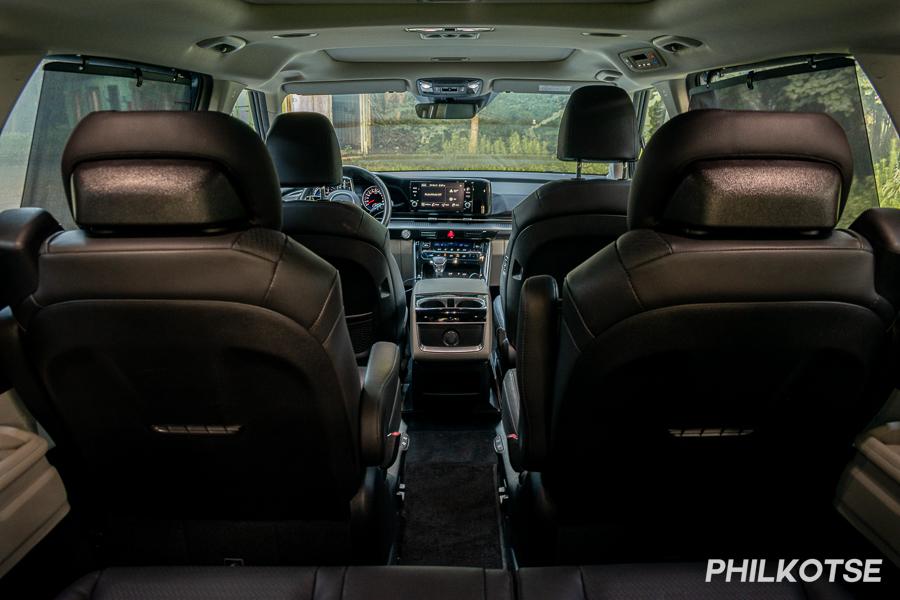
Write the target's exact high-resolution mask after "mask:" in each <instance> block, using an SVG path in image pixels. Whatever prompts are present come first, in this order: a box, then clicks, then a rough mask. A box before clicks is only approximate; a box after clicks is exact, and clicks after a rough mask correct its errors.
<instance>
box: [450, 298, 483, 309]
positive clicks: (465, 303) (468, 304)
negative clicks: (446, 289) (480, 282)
mask: <svg viewBox="0 0 900 600" xmlns="http://www.w3.org/2000/svg"><path fill="white" fill-rule="evenodd" d="M456 308H484V300H481V299H480V298H462V299H459V300H457V301H456Z"/></svg>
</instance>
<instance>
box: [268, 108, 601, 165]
mask: <svg viewBox="0 0 900 600" xmlns="http://www.w3.org/2000/svg"><path fill="white" fill-rule="evenodd" d="M568 99H569V96H568V95H567V94H537V93H533V94H528V93H502V94H498V95H497V96H495V97H494V98H493V99H492V100H491V101H490V103H489V104H488V105H487V106H486V107H485V108H483V109H482V110H481V111H480V112H479V113H478V114H477V115H476V116H475V117H474V118H472V119H422V118H419V117H418V116H417V115H416V111H415V106H416V99H415V97H414V96H413V95H412V94H409V93H386V94H342V95H333V96H332V95H299V94H290V95H288V96H287V97H286V98H285V100H284V103H283V105H282V111H283V112H295V111H311V112H319V113H322V114H325V115H327V116H328V117H329V118H330V119H331V121H332V123H333V124H334V127H335V130H336V131H337V136H338V141H339V142H340V145H341V151H342V152H341V153H342V156H343V159H344V163H345V164H352V165H357V166H360V167H364V168H366V169H369V170H371V171H527V172H538V173H574V172H575V163H574V162H566V161H561V160H558V159H557V158H556V138H557V135H558V134H559V124H560V120H561V119H562V114H563V111H564V110H565V107H566V102H567V101H568ZM583 172H584V173H588V174H595V175H606V174H607V173H608V172H609V165H608V164H606V163H585V165H584V169H583Z"/></svg>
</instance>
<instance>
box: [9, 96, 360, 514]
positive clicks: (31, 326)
mask: <svg viewBox="0 0 900 600" xmlns="http://www.w3.org/2000/svg"><path fill="white" fill-rule="evenodd" d="M63 177H64V180H65V182H66V190H67V193H68V195H69V201H70V205H71V208H72V212H73V215H74V217H75V221H76V223H77V224H78V225H79V227H80V229H78V230H75V231H65V232H62V231H56V232H55V233H53V232H52V231H53V230H54V229H55V228H47V227H37V226H32V224H39V223H46V222H47V220H48V216H47V215H46V213H43V212H42V211H39V210H33V209H20V210H19V211H10V212H9V213H4V214H3V216H2V218H0V221H4V222H9V221H15V220H18V221H20V223H19V226H18V227H17V228H16V231H18V232H19V233H18V234H19V235H20V236H26V237H28V238H29V239H28V240H27V241H25V242H22V243H19V244H18V245H6V246H4V255H5V256H7V257H10V256H12V257H15V258H16V261H15V262H9V261H8V260H6V259H5V260H4V264H11V265H13V267H14V268H16V272H17V274H18V275H17V277H16V278H14V279H13V282H14V285H15V288H14V289H12V290H9V298H8V301H9V303H10V306H11V307H12V312H13V315H14V318H15V321H16V323H17V329H18V336H19V338H20V342H19V343H20V345H21V350H22V353H23V355H24V356H25V358H26V361H25V362H26V363H27V365H28V366H29V368H30V370H31V374H32V376H33V378H34V379H35V380H36V382H37V383H38V386H37V387H38V388H39V389H40V390H41V391H42V393H41V394H40V396H41V397H35V396H34V395H32V396H30V397H26V398H25V400H26V402H28V403H29V406H30V407H31V408H32V409H33V410H34V412H35V413H36V414H37V415H38V416H39V418H40V420H41V422H42V423H46V426H47V427H48V429H49V430H50V433H51V435H52V436H53V437H54V439H55V440H56V441H57V443H58V444H59V446H60V449H61V452H62V454H61V455H62V456H63V457H65V459H66V469H65V471H64V476H66V475H68V478H67V479H66V483H67V485H68V486H69V487H70V491H71V492H72V495H73V499H74V500H75V501H76V502H78V503H79V505H80V506H81V507H83V508H85V509H87V510H89V511H90V512H92V513H97V512H101V513H103V514H107V515H115V516H122V517H127V516H139V517H141V518H143V519H203V520H216V519H227V520H248V521H252V520H326V521H327V520H331V521H346V520H348V518H349V514H350V504H351V500H352V499H353V497H354V495H355V494H356V493H357V491H358V490H359V489H360V485H361V483H362V479H363V474H364V466H363V465H361V464H360V457H359V445H360V443H359V424H358V419H359V379H358V375H357V371H356V366H355V361H354V359H353V353H352V349H351V346H350V340H349V336H348V334H347V329H346V325H345V323H344V318H343V310H342V303H341V288H340V280H339V278H338V276H337V272H336V271H335V269H334V268H333V267H331V266H330V265H329V264H328V263H326V262H325V261H324V260H322V259H320V258H318V257H317V256H315V255H314V254H313V253H312V252H310V251H309V250H307V249H306V248H304V247H302V246H300V245H299V244H297V243H296V242H294V241H293V240H291V239H290V238H289V237H288V236H286V235H284V234H283V233H281V232H279V231H277V229H278V228H279V227H280V223H281V198H280V191H279V187H278V183H277V179H276V176H275V171H274V168H273V166H272V163H271V160H270V158H269V156H268V153H267V152H266V149H265V147H264V145H263V144H262V142H261V140H260V139H259V138H258V137H257V136H256V135H255V134H254V133H253V131H252V130H250V129H249V128H248V127H246V126H245V125H243V124H241V123H240V122H238V121H237V120H234V119H232V118H230V117H228V116H227V115H223V114H219V113H137V112H135V113H104V112H98V113H93V114H91V115H90V116H88V117H86V118H85V119H84V120H83V121H82V122H81V123H80V124H79V125H78V126H77V127H76V129H75V131H74V132H73V134H72V137H71V139H70V140H69V143H68V145H67V147H66V150H65V153H64V156H63ZM22 211H26V212H22ZM21 221H25V223H21ZM4 229H5V228H3V227H0V231H3V230H4ZM48 233H49V235H48ZM20 376H23V377H24V375H23V374H22V373H20ZM17 387H18V386H17Z"/></svg>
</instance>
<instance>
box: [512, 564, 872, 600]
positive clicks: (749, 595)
mask: <svg viewBox="0 0 900 600" xmlns="http://www.w3.org/2000/svg"><path fill="white" fill-rule="evenodd" d="M768 565H769V566H767V569H771V568H772V566H771V565H772V561H769V563H768ZM768 574H769V571H767V575H768ZM739 577H740V575H736V576H734V577H733V578H732V580H731V582H726V581H725V580H724V577H722V576H716V577H715V578H713V580H712V581H710V582H707V581H706V565H705V564H703V563H698V564H684V563H661V564H626V565H598V566H583V567H577V566H571V567H544V568H527V569H521V570H519V571H518V572H517V574H516V584H517V585H516V590H517V592H518V594H517V597H518V599H519V600H543V599H545V598H553V600H589V599H590V600H643V599H644V598H710V599H711V598H716V599H719V600H722V599H726V598H734V599H738V598H740V599H746V600H795V599H801V598H805V599H808V600H846V599H849V598H853V597H854V595H853V594H850V593H849V592H848V591H847V590H846V589H845V588H842V587H841V586H840V585H839V584H828V583H827V582H821V581H820V582H814V583H804V582H802V581H799V580H798V581H796V582H794V583H789V582H785V583H741V582H740V579H739ZM794 577H795V578H796V575H794Z"/></svg>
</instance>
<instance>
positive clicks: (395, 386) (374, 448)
mask: <svg viewBox="0 0 900 600" xmlns="http://www.w3.org/2000/svg"><path fill="white" fill-rule="evenodd" d="M400 361H401V356H400V348H399V347H398V346H397V344H392V343H390V342H377V343H376V344H375V345H373V346H372V350H371V352H370V353H369V363H368V365H367V367H366V375H365V379H364V381H363V389H362V398H361V402H360V410H359V419H360V427H359V432H360V449H361V453H362V460H363V463H364V464H365V465H366V466H369V467H387V466H389V465H390V464H391V463H392V462H393V460H394V457H395V455H396V452H397V447H398V443H399V439H398V438H399V436H398V435H396V434H397V432H398V430H399V428H400V409H401V407H400Z"/></svg>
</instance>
